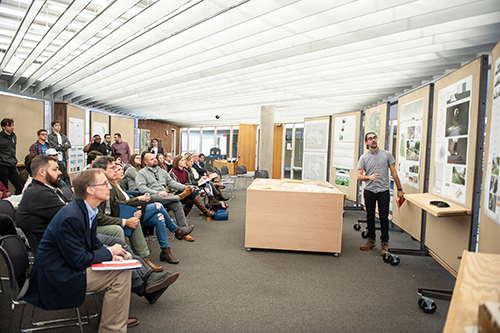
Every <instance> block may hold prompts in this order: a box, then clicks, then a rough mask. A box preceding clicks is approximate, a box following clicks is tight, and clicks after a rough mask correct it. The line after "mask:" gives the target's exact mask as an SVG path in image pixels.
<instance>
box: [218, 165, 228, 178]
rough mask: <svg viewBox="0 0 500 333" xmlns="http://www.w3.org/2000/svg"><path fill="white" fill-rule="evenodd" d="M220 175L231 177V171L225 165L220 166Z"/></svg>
mask: <svg viewBox="0 0 500 333" xmlns="http://www.w3.org/2000/svg"><path fill="white" fill-rule="evenodd" d="M220 174H221V176H225V175H229V169H228V168H227V166H225V165H221V166H220Z"/></svg>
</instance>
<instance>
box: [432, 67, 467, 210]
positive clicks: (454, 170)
mask: <svg viewBox="0 0 500 333" xmlns="http://www.w3.org/2000/svg"><path fill="white" fill-rule="evenodd" d="M471 88H472V75H471V76H468V77H467V78H465V79H463V80H460V81H458V82H455V83H453V84H452V85H450V86H448V87H446V88H444V89H441V90H440V91H439V92H438V100H437V115H436V124H437V126H436V142H435V143H434V145H435V154H434V184H433V191H434V194H438V195H441V196H443V197H446V198H450V199H452V200H455V201H457V202H460V203H462V204H464V203H465V193H466V190H467V172H468V171H469V170H468V161H467V155H468V152H469V119H470V109H471V105H470V104H471V95H472V93H471Z"/></svg>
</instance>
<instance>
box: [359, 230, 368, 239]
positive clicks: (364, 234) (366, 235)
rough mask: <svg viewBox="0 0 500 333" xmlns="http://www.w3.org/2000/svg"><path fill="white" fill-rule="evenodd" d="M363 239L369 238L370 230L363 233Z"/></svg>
mask: <svg viewBox="0 0 500 333" xmlns="http://www.w3.org/2000/svg"><path fill="white" fill-rule="evenodd" d="M361 237H363V238H364V239H367V238H368V230H363V231H362V232H361Z"/></svg>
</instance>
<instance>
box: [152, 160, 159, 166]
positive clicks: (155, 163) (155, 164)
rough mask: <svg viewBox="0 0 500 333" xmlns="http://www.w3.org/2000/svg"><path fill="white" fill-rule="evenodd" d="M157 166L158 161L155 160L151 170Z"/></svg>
mask: <svg viewBox="0 0 500 333" xmlns="http://www.w3.org/2000/svg"><path fill="white" fill-rule="evenodd" d="M157 166H158V161H157V160H155V161H154V162H153V168H156V167H157Z"/></svg>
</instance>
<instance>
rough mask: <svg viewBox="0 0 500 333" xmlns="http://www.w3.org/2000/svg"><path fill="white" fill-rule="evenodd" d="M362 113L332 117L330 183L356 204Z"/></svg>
mask: <svg viewBox="0 0 500 333" xmlns="http://www.w3.org/2000/svg"><path fill="white" fill-rule="evenodd" d="M360 130H361V112H360V111H358V112H349V113H341V114H335V115H333V116H332V128H331V133H332V135H331V138H330V141H331V144H332V147H331V151H330V154H331V155H330V156H331V159H330V161H331V162H330V179H329V181H330V183H331V184H332V185H335V187H336V188H337V189H338V190H340V191H342V193H344V194H345V195H346V198H347V199H348V200H351V201H354V202H356V197H357V193H356V190H357V183H358V182H357V173H358V171H357V168H356V166H357V164H358V160H359V132H360Z"/></svg>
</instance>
